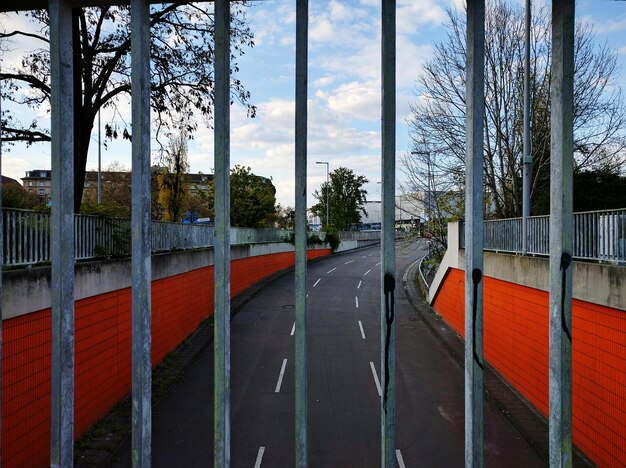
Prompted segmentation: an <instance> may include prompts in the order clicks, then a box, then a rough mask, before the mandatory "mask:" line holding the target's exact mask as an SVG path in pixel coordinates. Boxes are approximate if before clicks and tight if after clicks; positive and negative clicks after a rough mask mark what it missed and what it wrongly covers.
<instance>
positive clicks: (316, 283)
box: [313, 278, 322, 287]
mask: <svg viewBox="0 0 626 468" xmlns="http://www.w3.org/2000/svg"><path fill="white" fill-rule="evenodd" d="M320 281H322V278H320V279H318V280H317V281H316V282H315V284H314V285H313V287H315V286H317V285H318V284H319V282H320Z"/></svg>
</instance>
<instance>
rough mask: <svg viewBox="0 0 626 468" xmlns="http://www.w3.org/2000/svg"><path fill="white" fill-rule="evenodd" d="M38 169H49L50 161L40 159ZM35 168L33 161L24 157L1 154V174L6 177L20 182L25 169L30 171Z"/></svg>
mask: <svg viewBox="0 0 626 468" xmlns="http://www.w3.org/2000/svg"><path fill="white" fill-rule="evenodd" d="M39 164H40V165H39V166H37V168H39V169H49V168H50V161H45V162H44V161H40V162H39ZM32 169H35V168H34V167H33V161H29V160H28V159H26V158H24V157H18V156H11V155H10V154H6V153H5V154H3V155H2V175H3V176H6V177H11V178H12V179H15V180H17V181H18V182H19V183H20V184H21V183H22V181H21V179H20V178H21V177H24V176H25V175H26V171H30V170H32Z"/></svg>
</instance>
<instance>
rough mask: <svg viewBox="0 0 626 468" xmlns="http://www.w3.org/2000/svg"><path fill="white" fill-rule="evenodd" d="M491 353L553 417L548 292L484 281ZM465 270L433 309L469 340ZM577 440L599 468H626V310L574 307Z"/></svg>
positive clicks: (449, 280) (456, 273) (453, 273)
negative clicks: (465, 319)
mask: <svg viewBox="0 0 626 468" xmlns="http://www.w3.org/2000/svg"><path fill="white" fill-rule="evenodd" d="M483 288H484V289H483V302H484V306H483V309H484V318H483V320H484V353H485V358H486V359H487V360H488V361H489V363H490V364H491V365H492V366H494V367H495V368H496V369H497V371H498V372H499V373H500V374H501V375H502V376H503V377H504V378H505V379H507V381H508V382H509V383H510V384H512V385H513V386H514V387H515V388H516V389H517V390H518V391H519V392H520V393H521V394H522V395H524V397H525V398H526V399H527V400H528V401H530V402H531V403H532V404H533V405H534V406H535V407H536V408H537V409H538V410H539V411H540V412H541V413H542V414H543V415H544V416H547V414H548V411H549V389H548V365H549V352H548V346H549V343H548V340H549V334H548V333H549V332H548V326H549V324H548V318H549V309H548V300H549V297H548V293H547V292H545V291H541V290H537V289H533V288H528V287H525V286H520V285H518V284H513V283H509V282H506V281H501V280H497V279H494V278H489V277H485V281H484V285H483ZM464 293H465V286H464V272H463V271H462V270H457V269H451V270H450V271H449V272H448V275H447V276H446V278H445V280H444V283H443V285H442V287H441V289H440V291H439V294H438V296H437V298H436V299H435V303H434V308H435V310H437V312H439V313H440V314H441V315H442V316H443V318H444V319H445V320H446V321H447V322H448V323H449V324H450V325H451V326H452V327H453V328H454V330H456V331H457V333H459V334H460V335H461V336H463V334H464ZM572 337H573V342H572V420H573V423H572V424H573V435H574V442H575V443H576V445H577V446H578V447H579V448H580V449H581V450H582V451H583V452H585V454H586V455H587V456H588V457H589V458H590V459H591V460H592V461H593V462H595V463H596V464H598V465H600V466H625V465H626V312H624V311H620V310H616V309H611V308H608V307H604V306H600V305H597V304H591V303H588V302H585V301H580V300H577V299H575V300H574V301H573V304H572Z"/></svg>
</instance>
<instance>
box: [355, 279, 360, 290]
mask: <svg viewBox="0 0 626 468" xmlns="http://www.w3.org/2000/svg"><path fill="white" fill-rule="evenodd" d="M356 288H357V289H361V280H359V285H358V286H357V287H356Z"/></svg>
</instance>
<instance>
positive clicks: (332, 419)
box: [120, 241, 545, 468]
mask: <svg viewBox="0 0 626 468" xmlns="http://www.w3.org/2000/svg"><path fill="white" fill-rule="evenodd" d="M421 242H423V241H418V242H417V243H414V244H400V243H399V244H398V246H397V281H396V317H397V320H396V326H397V364H396V368H397V385H396V388H397V393H396V397H397V403H396V406H397V436H396V442H397V451H396V455H397V458H398V465H399V466H400V467H403V466H406V467H412V466H427V467H430V466H442V467H456V466H459V467H460V466H463V465H464V448H463V446H464V423H463V420H464V410H463V407H464V394H463V390H464V388H463V370H462V369H461V368H460V367H459V366H458V365H457V364H456V363H455V362H454V361H453V359H452V358H451V357H450V356H449V354H448V352H447V351H446V350H445V349H444V348H442V347H441V345H440V344H439V342H438V341H437V339H436V338H435V337H434V336H433V334H432V332H431V331H430V330H429V329H428V328H427V327H426V325H425V324H424V323H423V322H422V321H421V319H420V318H419V315H418V314H417V313H416V311H415V310H414V309H413V307H412V306H411V305H410V304H409V302H408V300H407V298H406V296H405V291H404V290H403V288H402V281H401V280H402V275H403V273H404V271H405V269H406V268H407V266H408V265H410V264H411V263H412V262H414V261H415V260H416V259H418V258H420V257H421V256H422V255H423V254H424V250H423V244H422V243H421ZM307 284H308V302H307V308H308V325H307V326H308V337H309V341H308V379H309V380H308V384H309V391H308V401H309V426H308V428H309V465H310V466H312V467H376V466H380V435H379V431H380V429H379V426H380V422H379V421H380V416H379V411H380V409H379V408H380V403H379V394H380V384H379V382H380V379H379V373H380V325H379V323H380V247H379V246H376V247H372V248H369V249H365V250H360V251H356V252H351V253H346V254H343V255H334V256H331V257H329V258H325V259H322V260H320V261H317V262H315V263H311V264H309V268H308V276H307ZM294 312H295V311H294V276H293V273H289V274H286V275H283V276H282V277H280V278H278V279H277V280H275V281H273V282H272V283H271V284H269V285H268V286H267V287H265V288H264V289H263V290H262V291H261V292H260V293H259V294H258V295H256V296H255V297H254V298H253V299H252V300H250V301H249V302H248V303H247V304H246V305H245V306H243V308H242V309H241V310H240V311H239V312H238V313H237V314H236V315H235V316H234V318H233V320H232V335H231V346H232V355H231V359H232V361H231V369H232V376H231V378H232V380H231V381H232V407H231V414H232V443H231V447H232V449H231V452H232V466H237V467H259V466H267V467H283V466H284V467H289V466H294V464H295V455H294V426H295V423H294V412H295V411H294V336H293V334H294ZM212 385H213V352H212V349H211V347H209V348H207V350H206V351H205V352H204V353H203V355H202V356H201V357H200V359H198V360H197V361H196V363H195V364H194V365H193V367H192V368H191V369H190V370H189V372H188V374H187V377H186V378H185V379H184V380H183V381H181V382H180V383H179V384H178V385H176V386H175V387H174V388H173V390H172V392H171V394H170V395H169V396H168V397H167V398H166V399H165V401H163V402H162V403H161V404H160V405H159V406H158V407H157V408H155V412H154V419H153V460H152V461H153V465H154V466H208V465H212V457H213V453H212V441H213V400H212V393H213V387H212ZM484 452H485V465H486V466H494V467H495V466H508V467H515V466H520V467H524V468H531V467H533V466H544V465H545V463H544V462H543V461H542V460H540V459H539V458H538V456H537V455H536V453H535V452H534V451H533V450H532V449H531V448H530V446H528V445H527V444H526V442H525V441H523V440H522V439H521V438H520V437H519V436H518V434H517V433H516V432H515V430H514V429H513V428H512V426H511V425H510V424H509V422H508V421H507V420H506V419H505V418H504V417H503V416H502V415H501V414H500V413H498V412H497V411H496V410H495V409H493V408H492V407H491V406H490V405H489V403H487V402H485V450H484ZM128 455H130V454H128ZM129 458H130V457H128V459H124V460H120V466H128V465H129V463H130V460H129Z"/></svg>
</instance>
